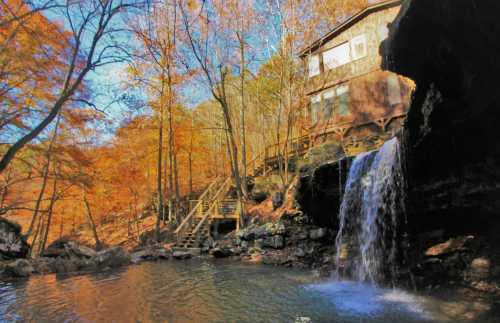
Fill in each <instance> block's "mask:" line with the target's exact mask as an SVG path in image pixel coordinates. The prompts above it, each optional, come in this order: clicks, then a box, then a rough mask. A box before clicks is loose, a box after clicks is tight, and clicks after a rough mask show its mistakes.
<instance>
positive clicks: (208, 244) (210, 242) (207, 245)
mask: <svg viewBox="0 0 500 323" xmlns="http://www.w3.org/2000/svg"><path fill="white" fill-rule="evenodd" d="M214 244H215V241H214V239H212V238H211V237H208V238H207V239H205V240H204V241H203V243H202V245H201V251H202V252H208V251H209V250H210V249H211V248H213V247H214Z"/></svg>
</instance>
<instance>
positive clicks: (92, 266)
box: [0, 241, 159, 277]
mask: <svg viewBox="0 0 500 323" xmlns="http://www.w3.org/2000/svg"><path fill="white" fill-rule="evenodd" d="M157 254H158V253H157ZM158 257H159V256H158ZM130 261H131V257H130V255H129V253H128V252H127V251H126V250H125V249H124V248H122V247H120V246H115V247H111V248H108V249H104V250H102V251H99V252H96V251H95V250H93V249H91V248H88V247H86V246H83V245H79V244H77V243H76V242H74V241H57V242H56V243H53V244H51V246H49V248H47V250H46V252H45V253H44V257H39V258H35V259H17V260H14V261H4V262H3V263H0V264H1V266H0V276H3V277H27V276H29V275H31V274H50V273H71V272H89V271H97V270H104V269H109V268H116V267H120V266H124V265H127V264H129V263H130Z"/></svg>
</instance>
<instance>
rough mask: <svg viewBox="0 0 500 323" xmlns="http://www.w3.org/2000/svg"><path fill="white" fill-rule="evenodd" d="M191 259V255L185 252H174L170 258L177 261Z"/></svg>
mask: <svg viewBox="0 0 500 323" xmlns="http://www.w3.org/2000/svg"><path fill="white" fill-rule="evenodd" d="M191 257H193V255H192V254H191V253H190V252H187V251H174V252H173V253H172V258H174V259H177V260H183V259H189V258H191Z"/></svg>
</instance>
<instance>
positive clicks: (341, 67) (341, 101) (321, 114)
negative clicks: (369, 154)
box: [299, 0, 415, 155]
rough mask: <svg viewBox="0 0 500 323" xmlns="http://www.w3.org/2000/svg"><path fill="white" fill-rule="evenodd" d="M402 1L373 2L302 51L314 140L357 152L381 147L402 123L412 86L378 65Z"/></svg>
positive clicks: (313, 143)
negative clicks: (383, 43) (390, 27)
mask: <svg viewBox="0 0 500 323" xmlns="http://www.w3.org/2000/svg"><path fill="white" fill-rule="evenodd" d="M401 3H402V1H400V0H397V1H396V0H391V1H379V2H378V3H376V4H372V5H370V6H368V7H367V8H366V9H364V10H362V11H360V12H358V13H357V14H355V15H354V16H352V17H351V18H349V19H347V20H346V21H344V22H343V23H341V24H340V25H338V26H337V27H336V28H334V29H333V30H331V31H330V32H328V33H327V34H326V35H324V36H323V37H321V38H320V39H318V40H316V41H314V42H313V43H311V44H310V45H309V46H307V47H306V48H304V49H303V50H302V51H301V52H300V54H299V55H300V57H301V59H302V60H303V62H304V64H306V70H307V73H308V80H307V84H306V95H307V97H308V101H309V103H310V104H309V109H308V110H309V111H308V119H309V122H310V138H311V139H310V140H311V145H312V146H314V145H318V144H321V143H324V142H337V143H339V144H340V145H342V147H343V149H344V152H345V153H346V154H347V155H355V154H358V153H360V152H362V151H367V150H371V149H376V148H379V147H380V145H381V144H383V142H384V141H385V140H387V139H388V138H389V137H391V136H393V135H394V134H395V132H396V131H397V130H398V129H400V128H401V126H402V124H403V122H404V120H405V117H406V113H407V111H408V108H409V104H410V99H411V94H412V91H413V89H414V87H415V86H414V83H413V82H412V81H411V80H409V79H407V78H404V77H402V76H399V75H397V74H394V73H391V72H388V71H384V70H382V69H381V63H382V57H381V55H380V50H379V47H380V44H381V42H382V41H383V40H384V39H386V38H387V37H388V32H389V31H388V30H389V29H388V24H390V23H391V22H392V21H393V20H394V18H395V17H396V15H397V14H398V12H399V10H400V7H401Z"/></svg>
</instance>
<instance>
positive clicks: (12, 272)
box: [4, 259, 35, 277]
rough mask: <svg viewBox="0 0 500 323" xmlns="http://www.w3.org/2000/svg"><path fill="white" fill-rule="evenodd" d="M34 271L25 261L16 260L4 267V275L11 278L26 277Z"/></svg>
mask: <svg viewBox="0 0 500 323" xmlns="http://www.w3.org/2000/svg"><path fill="white" fill-rule="evenodd" d="M34 271H35V269H34V268H33V266H32V265H31V263H30V262H29V261H28V260H26V259H17V260H15V261H13V262H11V263H9V264H7V266H6V267H5V270H4V273H5V274H6V275H7V276H11V277H28V276H29V275H31V274H32V273H33V272H34Z"/></svg>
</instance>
